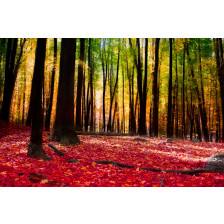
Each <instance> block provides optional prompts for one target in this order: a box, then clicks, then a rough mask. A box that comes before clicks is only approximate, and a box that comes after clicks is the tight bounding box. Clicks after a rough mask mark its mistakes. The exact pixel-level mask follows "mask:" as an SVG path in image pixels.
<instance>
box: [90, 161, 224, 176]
mask: <svg viewBox="0 0 224 224" xmlns="http://www.w3.org/2000/svg"><path fill="white" fill-rule="evenodd" d="M94 162H95V163H98V164H113V165H115V166H117V167H122V168H136V169H137V168H138V169H140V170H147V171H151V172H163V173H181V174H188V175H194V174H197V173H223V172H224V170H221V169H208V168H198V169H191V170H163V169H156V168H148V167H145V168H140V167H135V166H131V165H127V164H123V163H117V162H115V161H107V160H95V161H94Z"/></svg>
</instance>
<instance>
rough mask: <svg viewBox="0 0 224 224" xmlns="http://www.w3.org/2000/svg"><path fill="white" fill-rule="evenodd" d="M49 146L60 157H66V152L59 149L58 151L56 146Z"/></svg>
mask: <svg viewBox="0 0 224 224" xmlns="http://www.w3.org/2000/svg"><path fill="white" fill-rule="evenodd" d="M48 146H49V147H51V148H52V149H53V150H54V152H56V153H57V154H59V155H60V156H64V155H65V153H64V152H62V151H60V150H58V149H57V148H56V147H55V146H53V145H52V144H48Z"/></svg>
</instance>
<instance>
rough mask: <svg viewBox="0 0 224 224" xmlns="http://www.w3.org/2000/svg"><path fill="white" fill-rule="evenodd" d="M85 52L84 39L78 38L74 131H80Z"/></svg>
mask: <svg viewBox="0 0 224 224" xmlns="http://www.w3.org/2000/svg"><path fill="white" fill-rule="evenodd" d="M84 52H85V38H80V56H79V66H78V84H77V99H76V130H77V131H81V130H82V119H81V110H82V82H83V64H84Z"/></svg>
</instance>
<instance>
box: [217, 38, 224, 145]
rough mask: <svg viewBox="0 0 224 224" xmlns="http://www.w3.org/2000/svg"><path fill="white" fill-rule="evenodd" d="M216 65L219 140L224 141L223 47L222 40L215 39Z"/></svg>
mask: <svg viewBox="0 0 224 224" xmlns="http://www.w3.org/2000/svg"><path fill="white" fill-rule="evenodd" d="M216 64H217V70H218V78H219V85H220V95H221V106H222V133H221V136H222V137H221V139H222V141H224V63H223V46H222V39H221V38H216Z"/></svg>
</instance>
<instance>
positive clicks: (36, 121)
mask: <svg viewBox="0 0 224 224" xmlns="http://www.w3.org/2000/svg"><path fill="white" fill-rule="evenodd" d="M46 41H47V39H46V38H38V40H37V47H36V56H35V66H34V72H33V81H32V89H33V97H32V99H31V100H32V101H33V103H32V105H33V108H32V114H31V120H32V129H31V138H30V142H29V145H28V157H32V158H40V159H43V160H46V161H50V160H52V159H51V158H50V157H48V156H46V154H45V152H44V150H43V147H42V124H43V111H42V87H43V86H42V85H43V78H44V63H45V54H46Z"/></svg>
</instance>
